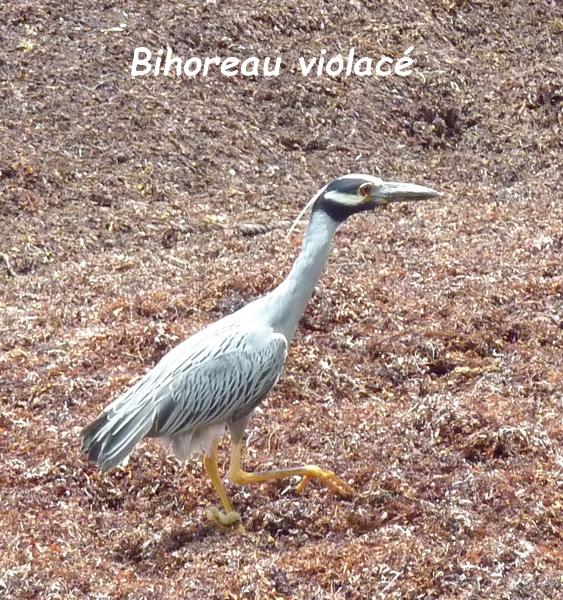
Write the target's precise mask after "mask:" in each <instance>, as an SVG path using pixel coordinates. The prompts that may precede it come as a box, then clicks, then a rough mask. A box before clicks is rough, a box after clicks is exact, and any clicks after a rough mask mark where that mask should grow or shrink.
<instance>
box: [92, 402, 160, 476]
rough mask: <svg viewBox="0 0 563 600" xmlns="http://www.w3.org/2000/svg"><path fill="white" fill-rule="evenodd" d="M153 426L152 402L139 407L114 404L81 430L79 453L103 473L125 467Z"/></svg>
mask: <svg viewBox="0 0 563 600" xmlns="http://www.w3.org/2000/svg"><path fill="white" fill-rule="evenodd" d="M153 422H154V407H153V406H152V405H151V402H144V403H142V404H140V405H139V404H131V403H130V402H123V401H121V402H120V401H117V402H115V403H113V404H112V405H110V406H108V407H107V408H106V410H104V412H102V413H101V414H100V415H99V416H98V417H97V418H96V419H95V420H94V421H92V423H90V425H88V426H86V427H85V428H84V429H83V430H82V436H83V442H82V452H85V453H86V454H88V456H89V457H90V458H91V459H92V460H93V461H95V462H96V463H98V465H99V466H100V468H101V469H102V471H107V470H109V469H111V468H112V467H116V466H118V465H126V464H127V460H128V459H129V455H130V454H131V452H133V449H134V448H135V446H136V445H137V443H138V442H139V441H140V440H141V439H142V438H144V437H145V436H146V435H147V434H148V433H149V431H150V430H151V428H152V426H153Z"/></svg>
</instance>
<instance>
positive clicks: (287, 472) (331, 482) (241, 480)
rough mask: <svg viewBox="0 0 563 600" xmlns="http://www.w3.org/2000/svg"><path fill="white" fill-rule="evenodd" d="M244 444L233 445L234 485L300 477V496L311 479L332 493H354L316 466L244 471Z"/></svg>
mask: <svg viewBox="0 0 563 600" xmlns="http://www.w3.org/2000/svg"><path fill="white" fill-rule="evenodd" d="M241 447H242V444H241V443H240V442H239V443H237V444H233V447H232V450H231V465H230V467H229V477H230V478H231V481H233V482H234V483H238V484H241V485H246V484H250V483H260V482H262V481H271V480H272V479H286V478H288V477H293V476H294V475H300V476H301V477H303V479H302V480H301V481H300V483H299V485H298V486H297V489H296V492H297V493H298V494H300V493H301V492H302V491H303V490H304V489H305V487H306V486H307V484H308V483H309V481H310V480H311V479H318V480H319V481H320V482H321V483H322V484H323V485H325V486H326V487H327V488H328V489H329V490H330V491H331V492H334V493H336V494H340V495H341V496H348V495H350V494H352V493H353V490H352V488H351V487H350V486H349V485H348V484H347V483H346V482H345V481H342V479H340V478H339V477H337V476H336V475H335V474H334V473H333V472H332V471H325V470H324V469H321V468H319V467H317V466H316V465H303V466H301V467H292V468H290V469H276V470H274V471H263V472H259V473H249V472H247V471H243V470H242V469H241V466H240V453H241Z"/></svg>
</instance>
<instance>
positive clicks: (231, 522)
mask: <svg viewBox="0 0 563 600" xmlns="http://www.w3.org/2000/svg"><path fill="white" fill-rule="evenodd" d="M207 518H208V519H209V520H210V521H212V522H213V523H215V525H218V526H219V527H221V528H222V529H226V528H227V527H233V526H234V527H235V529H236V530H237V531H238V532H239V533H245V531H246V530H245V528H244V527H243V526H242V523H241V522H240V515H239V514H238V512H235V511H234V510H232V511H231V512H228V513H224V512H223V511H221V510H219V509H218V508H217V507H215V506H214V507H213V508H210V509H208V510H207Z"/></svg>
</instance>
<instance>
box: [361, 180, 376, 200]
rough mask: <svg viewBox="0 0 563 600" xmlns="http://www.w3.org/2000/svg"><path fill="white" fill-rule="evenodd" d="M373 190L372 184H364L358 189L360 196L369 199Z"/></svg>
mask: <svg viewBox="0 0 563 600" xmlns="http://www.w3.org/2000/svg"><path fill="white" fill-rule="evenodd" d="M372 189H373V186H372V185H371V183H362V185H361V186H360V187H359V188H358V194H359V195H360V196H361V197H362V198H364V199H367V198H369V197H370V194H371V190H372Z"/></svg>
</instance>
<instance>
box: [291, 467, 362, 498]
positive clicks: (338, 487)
mask: <svg viewBox="0 0 563 600" xmlns="http://www.w3.org/2000/svg"><path fill="white" fill-rule="evenodd" d="M305 469H307V471H308V473H307V475H304V476H303V479H301V481H300V482H299V485H298V486H297V487H296V488H295V492H296V493H297V494H301V493H303V490H304V489H305V488H306V487H307V485H308V484H309V482H310V481H311V479H318V480H319V481H320V483H322V484H323V485H324V486H325V487H327V488H328V489H329V490H330V491H331V492H334V493H335V494H340V495H341V496H350V495H352V494H353V493H354V490H353V489H352V488H351V487H350V486H349V485H348V484H347V483H346V482H345V481H343V480H342V479H340V477H337V476H336V475H335V474H334V473H333V472H332V471H325V470H323V469H321V468H319V467H317V466H315V465H307V466H306V467H305Z"/></svg>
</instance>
